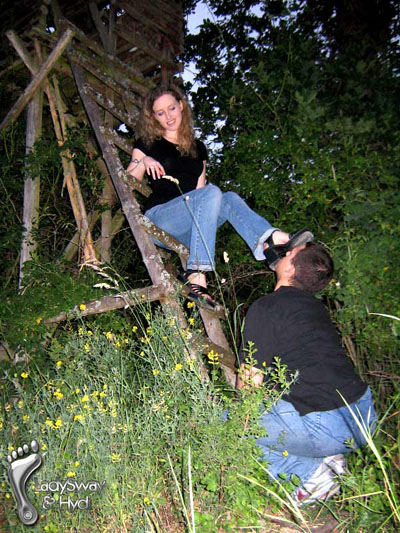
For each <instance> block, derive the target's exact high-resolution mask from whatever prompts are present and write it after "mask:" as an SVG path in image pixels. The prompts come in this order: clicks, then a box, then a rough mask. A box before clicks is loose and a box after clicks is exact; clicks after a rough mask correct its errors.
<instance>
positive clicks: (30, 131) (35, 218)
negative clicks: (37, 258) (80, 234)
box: [19, 90, 43, 289]
mask: <svg viewBox="0 0 400 533" xmlns="http://www.w3.org/2000/svg"><path fill="white" fill-rule="evenodd" d="M42 111H43V91H42V90H39V91H37V92H36V93H35V95H34V97H33V98H32V100H31V102H30V103H29V106H28V115H27V119H26V135H25V139H26V141H25V146H26V150H25V153H26V154H27V155H28V154H30V153H31V152H32V150H33V147H34V144H35V142H36V140H37V139H38V138H39V137H40V134H41V131H42ZM25 169H26V170H25V174H26V176H25V182H24V207H23V214H22V224H23V227H24V234H23V237H22V245H21V254H20V260H19V288H20V289H21V288H22V287H23V277H24V265H25V263H26V262H27V261H30V260H31V259H32V257H33V255H34V252H35V250H36V248H37V240H36V236H35V231H36V230H37V229H38V226H39V201H40V176H32V174H31V171H30V169H29V167H28V166H26V167H25Z"/></svg>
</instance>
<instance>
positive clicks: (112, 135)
mask: <svg viewBox="0 0 400 533" xmlns="http://www.w3.org/2000/svg"><path fill="white" fill-rule="evenodd" d="M103 133H104V135H105V136H106V137H107V139H108V140H109V141H111V142H113V143H114V144H115V145H116V146H118V148H120V149H121V150H123V151H124V152H126V153H127V154H129V155H132V150H133V143H131V142H130V141H128V140H127V139H125V137H122V135H119V134H118V133H117V132H116V131H115V130H112V129H111V128H105V127H104V128H103ZM148 192H149V193H150V192H151V189H150V188H149V191H148ZM143 194H145V196H146V193H143Z"/></svg>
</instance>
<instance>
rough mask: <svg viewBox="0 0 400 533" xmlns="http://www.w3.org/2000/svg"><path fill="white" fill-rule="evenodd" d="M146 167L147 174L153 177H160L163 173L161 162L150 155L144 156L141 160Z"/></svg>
mask: <svg viewBox="0 0 400 533" xmlns="http://www.w3.org/2000/svg"><path fill="white" fill-rule="evenodd" d="M141 162H142V163H143V165H144V167H145V169H146V172H147V174H149V175H151V176H152V177H153V179H159V178H162V176H164V175H165V170H164V167H163V166H162V164H161V163H159V162H158V161H156V160H155V159H153V158H152V157H150V156H148V155H147V156H146V157H144V158H143V159H142V161H141Z"/></svg>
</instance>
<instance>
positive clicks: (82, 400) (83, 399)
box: [81, 394, 89, 403]
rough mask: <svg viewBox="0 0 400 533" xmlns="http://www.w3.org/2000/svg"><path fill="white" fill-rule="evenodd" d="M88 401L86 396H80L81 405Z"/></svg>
mask: <svg viewBox="0 0 400 533" xmlns="http://www.w3.org/2000/svg"><path fill="white" fill-rule="evenodd" d="M88 401H89V396H88V395H87V394H85V395H84V396H82V398H81V403H85V402H88Z"/></svg>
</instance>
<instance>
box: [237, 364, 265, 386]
mask: <svg viewBox="0 0 400 533" xmlns="http://www.w3.org/2000/svg"><path fill="white" fill-rule="evenodd" d="M263 379H264V374H262V373H261V371H260V369H259V368H257V367H255V366H251V367H250V368H249V367H248V366H247V365H245V364H244V363H242V364H241V365H240V370H239V373H238V375H237V379H236V388H237V389H242V388H243V387H244V386H245V385H249V384H250V385H253V386H254V387H261V385H262V382H263Z"/></svg>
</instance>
